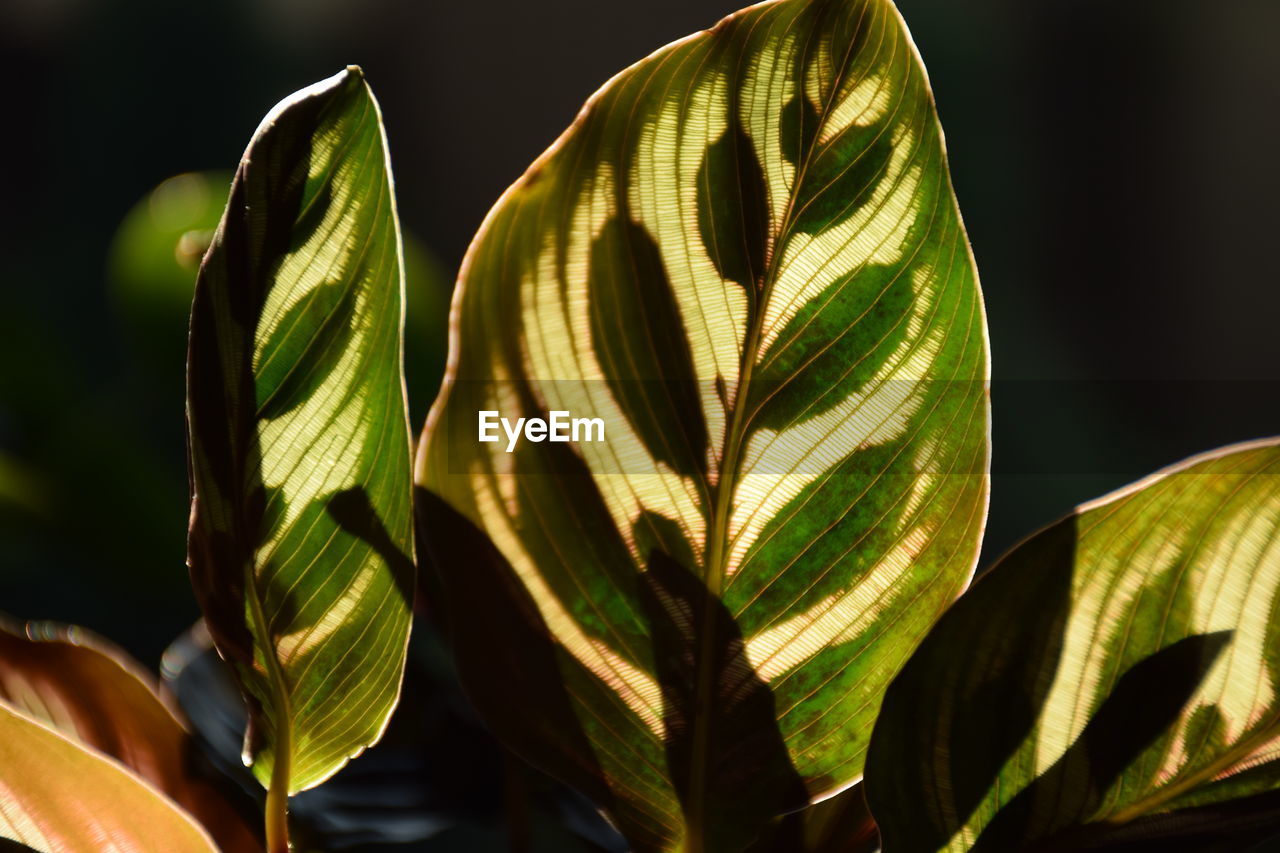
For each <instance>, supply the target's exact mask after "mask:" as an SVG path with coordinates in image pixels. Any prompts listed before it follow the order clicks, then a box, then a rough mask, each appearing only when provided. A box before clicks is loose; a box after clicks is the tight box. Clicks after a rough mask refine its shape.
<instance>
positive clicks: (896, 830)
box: [867, 439, 1280, 853]
mask: <svg viewBox="0 0 1280 853" xmlns="http://www.w3.org/2000/svg"><path fill="white" fill-rule="evenodd" d="M1277 475H1280V439H1269V440H1266V441H1260V442H1254V443H1249V444H1242V445H1235V446H1232V447H1228V448H1224V449H1222V450H1218V451H1214V452H1212V453H1209V454H1206V455H1203V456H1199V457H1195V458H1193V459H1190V460H1188V461H1186V462H1183V463H1181V464H1179V465H1176V466H1173V467H1171V468H1168V469H1166V470H1164V471H1161V472H1160V473H1157V474H1155V475H1153V476H1151V477H1150V478H1148V479H1146V480H1143V481H1141V482H1139V483H1136V484H1134V485H1132V486H1130V487H1128V488H1125V489H1122V490H1120V491H1118V492H1116V493H1114V494H1112V495H1109V496H1107V497H1105V498H1102V499H1100V500H1098V501H1094V502H1093V503H1090V504H1086V505H1084V506H1082V507H1080V508H1079V509H1077V511H1076V512H1075V513H1074V514H1073V515H1071V516H1069V517H1067V518H1065V519H1063V520H1062V521H1060V522H1058V523H1056V524H1054V525H1052V526H1050V527H1048V528H1046V529H1045V530H1043V531H1041V532H1040V533H1037V534H1036V535H1034V536H1032V537H1031V538H1029V539H1027V540H1026V541H1025V542H1023V543H1022V544H1021V545H1019V546H1018V547H1017V548H1015V549H1014V550H1013V551H1012V552H1010V553H1009V554H1008V555H1006V556H1005V557H1004V558H1002V559H1001V560H1000V561H999V562H998V563H997V564H996V565H995V566H994V567H993V568H992V569H991V571H990V572H989V573H988V574H987V575H985V576H984V577H983V578H982V579H981V580H980V581H979V582H978V583H977V584H976V585H975V586H974V588H973V589H972V590H971V591H970V592H969V593H968V594H966V595H965V596H964V597H963V598H962V599H961V600H960V601H959V602H958V603H957V604H956V605H955V606H954V607H953V608H952V610H951V611H950V612H948V614H947V615H946V616H945V617H944V618H943V619H942V621H940V622H939V623H938V624H937V626H936V627H935V629H934V630H933V632H932V633H931V634H930V635H929V637H928V638H927V639H926V640H925V642H924V643H923V644H922V645H921V646H920V648H919V649H918V650H917V652H916V653H915V655H914V656H913V657H912V659H911V660H910V662H909V663H908V664H907V666H906V668H905V669H903V670H902V672H901V674H900V675H899V676H898V678H897V679H896V680H895V681H894V683H893V685H892V686H891V687H890V689H889V691H888V693H887V694H886V697H885V701H884V705H883V708H882V711H881V715H880V718H879V721H878V722H877V725H876V729H875V733H874V734H873V736H872V741H871V747H870V751H869V754H868V759H867V794H868V800H869V802H870V805H871V809H872V812H873V813H874V814H875V816H876V820H877V821H878V822H879V824H880V830H881V833H882V836H883V841H884V849H885V850H886V851H887V853H903V851H909V853H917V852H918V851H941V850H946V851H970V850H971V851H981V853H990V851H1009V850H1024V849H1035V850H1080V849H1099V848H1098V847H1097V845H1098V844H1099V843H1105V842H1104V839H1106V838H1108V837H1113V838H1114V837H1119V836H1122V835H1123V836H1134V835H1141V834H1142V830H1143V827H1144V825H1145V824H1150V825H1151V826H1152V827H1156V826H1161V827H1165V828H1167V825H1168V824H1169V820H1165V819H1163V818H1173V819H1175V821H1176V819H1179V818H1180V817H1181V816H1184V815H1187V814H1188V812H1187V811H1186V809H1188V808H1189V807H1196V808H1197V809H1198V810H1199V811H1197V812H1196V815H1195V816H1196V821H1194V822H1195V823H1196V824H1197V826H1202V825H1203V824H1202V822H1201V818H1203V817H1204V815H1205V812H1204V811H1203V810H1204V808H1205V807H1207V806H1217V807H1219V808H1220V809H1225V807H1227V806H1229V805H1231V802H1230V801H1231V800H1237V801H1238V800H1240V799H1241V798H1246V797H1252V796H1257V795H1259V794H1263V793H1265V792H1267V791H1269V790H1274V789H1276V788H1277V787H1278V786H1277V782H1280V775H1278V774H1277V773H1276V772H1275V767H1276V765H1277V761H1276V760H1277V758H1280V618H1278V616H1280V614H1278V613H1277V607H1278V606H1280V598H1277V590H1278V589H1280V476H1277ZM1267 768H1270V770H1268V769H1267ZM1228 811H1229V810H1228ZM1223 814H1224V815H1226V814H1227V811H1223ZM1162 816H1163V817H1162ZM1237 818H1238V816H1237ZM1225 819H1226V818H1224V820H1225ZM1245 823H1247V824H1248V827H1246V828H1249V829H1250V830H1251V831H1262V829H1265V827H1263V828H1260V827H1259V825H1258V822H1257V821H1252V822H1245ZM1224 825H1225V824H1224ZM1238 825H1240V821H1239V820H1238V819H1237V820H1236V821H1235V823H1234V824H1232V826H1238ZM1130 840H1132V839H1130ZM1171 843H1173V844H1174V846H1173V847H1170V848H1169V849H1179V850H1182V849H1200V848H1198V847H1192V848H1183V847H1177V846H1176V842H1171ZM1125 849H1128V848H1125Z"/></svg>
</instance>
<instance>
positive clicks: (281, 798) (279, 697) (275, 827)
mask: <svg viewBox="0 0 1280 853" xmlns="http://www.w3.org/2000/svg"><path fill="white" fill-rule="evenodd" d="M245 593H246V595H245V598H246V599H247V600H248V603H249V616H250V619H251V620H252V621H253V623H255V626H256V628H257V634H258V637H259V640H260V644H261V645H263V646H264V649H263V658H264V661H265V664H266V670H267V673H268V675H269V677H270V682H271V686H272V688H273V690H274V692H275V709H274V710H275V717H276V719H275V723H276V725H275V744H274V749H273V751H272V756H271V784H270V785H268V786H267V802H266V807H265V812H266V815H265V818H266V826H265V832H266V842H267V853H289V781H290V778H289V777H290V775H291V773H290V766H289V765H290V757H291V756H292V754H293V712H292V710H291V708H290V704H291V703H290V701H289V689H288V686H287V685H286V683H285V679H284V672H283V671H282V670H281V668H280V661H279V660H277V658H276V656H275V655H274V654H272V651H271V650H272V649H273V648H274V644H273V643H270V642H267V639H268V638H269V637H270V632H269V631H268V629H267V620H266V616H265V615H264V614H263V610H262V599H261V596H260V595H259V593H258V587H257V583H256V578H255V576H254V571H253V565H252V564H251V563H250V564H246V566H245Z"/></svg>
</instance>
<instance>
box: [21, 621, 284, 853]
mask: <svg viewBox="0 0 1280 853" xmlns="http://www.w3.org/2000/svg"><path fill="white" fill-rule="evenodd" d="M0 701H4V702H7V703H8V704H9V705H10V706H11V707H13V708H14V709H15V710H17V711H20V712H22V713H24V714H26V715H27V716H29V717H31V718H32V719H34V720H37V721H39V722H41V723H45V724H46V725H48V726H50V727H51V728H53V729H55V730H57V731H58V732H60V733H61V734H63V735H65V736H66V737H68V738H70V739H71V740H73V741H76V742H77V743H80V744H82V745H84V746H85V747H87V748H89V749H91V750H97V751H98V752H101V753H103V754H104V755H107V756H109V757H111V758H114V759H115V760H116V761H118V762H120V763H121V764H123V765H124V766H125V767H127V768H128V769H129V770H131V771H133V772H134V773H135V774H136V775H138V776H139V777H140V778H142V779H144V780H146V781H147V782H149V783H151V785H153V786H155V787H156V788H157V789H158V790H159V791H161V792H163V793H164V794H166V795H167V796H168V797H169V798H170V799H171V800H173V801H174V803H176V804H177V805H179V806H181V807H182V808H183V809H185V810H186V811H187V812H189V813H190V814H191V815H192V816H193V817H194V818H196V819H197V820H199V821H200V823H201V824H202V825H203V826H204V828H205V829H206V831H207V832H208V833H209V834H210V835H212V836H213V837H214V839H216V841H217V843H218V848H219V849H220V850H222V851H223V853H254V851H261V850H262V841H261V838H260V837H259V834H260V833H259V832H258V829H257V827H258V820H257V819H256V817H253V819H252V820H251V819H250V818H251V817H252V816H254V813H255V806H254V804H253V802H252V800H250V798H249V797H248V796H246V795H245V794H244V792H243V791H242V790H241V789H240V788H239V787H238V786H237V785H236V784H235V783H234V782H232V781H231V780H230V779H226V778H224V777H222V776H221V775H220V774H218V773H217V772H216V771H215V770H214V769H213V767H212V766H210V765H209V763H208V762H207V761H203V760H202V758H201V756H200V755H199V749H198V747H197V745H196V742H195V739H194V738H193V737H192V735H191V733H190V732H189V731H188V730H187V729H186V727H185V726H184V725H183V723H182V721H180V720H179V719H178V716H177V715H176V713H175V712H174V710H173V709H172V708H171V707H170V706H169V704H168V702H166V701H165V700H164V699H163V698H162V697H161V695H160V694H159V692H158V690H157V685H156V683H155V679H154V677H152V676H151V675H150V674H148V673H147V672H145V671H144V670H143V669H142V667H141V666H139V665H138V664H137V663H136V662H135V661H133V660H131V659H130V658H129V657H128V656H127V655H126V654H125V653H124V652H123V651H122V650H121V649H118V648H115V647H114V646H112V645H111V644H109V643H107V642H106V641H105V640H103V639H101V638H99V637H97V636H95V635H93V634H91V633H89V632H87V631H85V630H84V629H83V628H76V627H69V626H63V625H54V624H51V623H47V622H32V623H27V625H26V626H25V627H24V628H19V627H18V626H17V625H16V624H11V623H10V622H9V620H7V619H2V620H0Z"/></svg>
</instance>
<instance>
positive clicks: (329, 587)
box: [187, 68, 413, 794]
mask: <svg viewBox="0 0 1280 853" xmlns="http://www.w3.org/2000/svg"><path fill="white" fill-rule="evenodd" d="M403 304H404V302H403V282H402V276H401V263H400V238H399V227H398V224H397V220H396V210H395V202H394V199H393V196H392V182H391V173H390V168H389V165H388V160H387V151H386V141H385V137H384V134H383V130H382V122H381V117H380V115H379V111H378V106H377V103H376V102H375V101H374V98H373V95H372V93H371V92H370V90H369V87H368V85H367V84H366V83H365V81H364V77H363V75H362V74H361V73H360V71H359V69H355V68H351V69H348V70H346V71H343V72H342V73H340V74H338V75H336V76H334V77H332V78H330V79H328V80H325V81H323V82H321V83H317V84H316V85H314V86H312V87H310V88H308V89H304V90H302V91H301V92H298V93H297V94H295V95H293V96H291V97H290V98H288V99H286V100H285V101H283V102H282V103H281V104H280V105H279V106H277V107H276V108H275V110H273V111H272V112H271V113H270V114H269V115H268V116H267V118H266V119H264V121H263V123H262V125H261V127H260V128H259V129H258V131H257V133H256V134H255V135H254V137H253V140H252V142H251V143H250V144H249V147H248V150H247V151H246V152H245V155H244V158H243V160H242V161H241V163H240V168H239V171H238V172H237V174H236V178H235V181H234V183H233V185H232V190H231V197H230V200H229V201H228V203H227V212H226V215H225V216H224V218H223V220H222V223H221V225H220V226H219V228H218V231H217V233H216V235H215V237H214V241H213V244H212V246H211V247H210V250H209V253H208V255H207V256H206V257H205V260H204V264H203V265H202V267H201V270H200V276H199V281H198V282H197V285H196V295H195V302H194V306H193V309H192V322H191V345H190V355H189V362H188V397H187V415H188V423H189V427H190V448H191V454H190V460H191V479H192V492H193V498H192V516H191V533H190V541H189V561H190V566H191V577H192V582H193V585H194V586H195V589H196V593H197V596H198V597H199V599H200V604H201V607H202V608H203V610H204V613H205V616H206V619H207V622H208V625H209V630H210V632H211V633H212V635H213V637H214V639H215V641H216V643H217V645H218V649H219V651H220V652H221V653H222V655H223V656H224V657H225V658H226V659H227V660H228V661H230V662H231V664H232V666H233V668H234V670H235V672H236V675H237V677H238V679H239V681H240V684H241V687H242V689H243V690H244V692H245V695H246V698H247V699H248V702H249V705H250V709H251V719H250V726H249V732H248V734H247V735H246V741H245V749H246V759H247V760H250V761H252V763H253V766H254V770H255V773H256V774H257V776H258V778H259V779H260V780H262V781H263V783H264V784H268V782H269V783H270V787H271V789H272V791H273V792H279V793H280V794H283V793H284V792H285V791H287V792H288V793H296V792H297V791H301V790H303V789H306V788H309V787H311V786H313V785H316V784H319V783H320V782H322V781H323V780H325V779H326V778H328V777H329V776H330V775H332V774H333V773H334V772H336V771H337V770H338V769H339V768H341V767H342V766H343V765H344V764H345V763H346V762H347V761H348V759H350V758H351V757H353V756H355V755H357V754H359V753H360V752H361V751H362V750H363V749H364V748H365V747H366V746H368V745H369V744H372V743H374V742H375V741H377V739H378V738H379V737H380V736H381V733H382V731H383V729H384V728H385V726H386V723H387V720H388V718H389V716H390V714H391V712H392V709H393V708H394V707H395V704H396V700H397V697H398V695H399V687H400V680H401V676H402V672H403V668H404V656H405V646H406V643H407V639H408V632H409V622H410V614H411V605H412V595H413V592H412V589H413V565H412V540H411V535H412V510H411V500H412V494H411V469H410V462H409V452H410V451H409V433H408V424H407V421H406V414H405V398H404V384H403V378H402V365H401V356H400V353H401V345H402V341H401V338H402V328H403V311H404V309H403ZM273 768H274V770H275V774H276V775H275V777H274V778H273V775H272V773H273Z"/></svg>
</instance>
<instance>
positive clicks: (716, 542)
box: [687, 7, 866, 853]
mask: <svg viewBox="0 0 1280 853" xmlns="http://www.w3.org/2000/svg"><path fill="white" fill-rule="evenodd" d="M865 8H866V7H864V13H863V15H864V17H863V18H862V19H860V20H859V24H858V26H859V27H861V26H862V25H863V23H862V21H863V20H865ZM855 45H856V41H854V40H851V41H850V43H849V45H848V47H847V48H846V51H845V53H844V56H843V61H842V62H841V64H840V66H839V70H838V71H837V72H836V74H835V76H834V78H833V79H832V81H831V87H830V90H829V92H828V94H827V102H826V103H825V104H824V105H823V109H822V112H821V115H820V117H819V120H818V125H817V127H816V128H815V129H814V134H813V137H812V140H813V141H812V142H811V144H810V145H809V147H808V148H807V149H806V150H805V152H804V156H803V157H802V158H801V160H800V162H799V163H798V164H797V166H796V170H795V176H794V178H793V180H792V184H791V193H790V194H789V196H788V198H787V207H786V210H785V211H784V213H783V217H782V222H781V225H780V226H779V228H778V232H777V236H776V237H775V238H774V240H773V241H772V243H771V245H770V246H769V247H768V255H767V258H766V261H765V270H764V276H763V279H762V283H761V287H760V293H759V297H758V298H757V299H756V300H754V307H755V311H754V313H753V314H752V316H751V317H750V318H749V322H748V325H747V336H746V339H745V340H744V342H743V347H742V357H741V361H740V363H739V368H738V381H737V387H736V389H735V392H734V396H733V413H732V416H731V417H730V419H729V423H728V424H727V425H726V431H725V450H724V454H723V455H722V456H721V463H720V478H719V480H717V482H716V484H715V486H714V495H715V497H714V503H713V506H712V513H711V518H710V519H709V520H708V529H709V531H710V540H709V542H708V547H707V551H706V563H705V567H704V574H703V581H704V583H705V585H706V587H707V591H708V593H709V594H708V595H707V601H706V605H705V607H704V609H703V613H702V625H703V631H702V640H701V643H700V644H699V650H698V652H699V653H698V656H697V658H696V666H697V670H698V671H697V681H696V683H697V691H696V698H695V705H694V707H695V709H696V710H698V711H700V713H697V714H696V716H695V718H694V730H693V743H692V749H691V761H690V786H689V798H690V802H689V805H688V812H687V816H688V821H689V824H690V826H689V830H690V833H691V836H692V837H691V839H690V845H689V853H700V851H702V849H703V843H704V838H703V836H704V833H705V826H704V823H705V814H704V813H705V810H706V790H707V782H708V778H707V773H708V769H709V767H708V765H709V759H710V735H711V720H710V715H709V714H708V713H707V709H708V708H709V707H710V702H711V698H712V695H713V693H714V690H715V682H716V679H717V676H718V672H717V671H716V668H715V667H714V666H713V665H712V662H713V660H714V658H715V646H714V643H715V637H714V635H713V634H712V632H711V631H709V630H706V626H708V625H709V624H710V623H711V620H712V618H713V617H714V613H715V608H716V607H717V606H718V605H720V603H721V601H720V595H721V592H722V591H723V584H724V580H725V575H726V571H725V569H726V563H727V549H726V547H725V545H726V542H727V539H728V530H729V518H730V515H731V514H732V513H731V510H732V497H733V494H734V492H735V490H736V483H737V479H738V476H739V474H740V467H741V464H742V449H743V447H744V441H743V437H744V434H745V431H746V430H745V417H746V409H747V406H746V405H745V403H746V394H745V392H746V391H748V390H749V388H750V384H751V379H752V375H753V373H754V369H753V368H754V366H755V363H756V361H757V360H758V358H759V350H760V341H761V336H762V334H763V331H764V317H765V306H767V305H768V304H769V300H770V298H771V297H772V293H773V289H774V286H775V285H776V283H777V277H778V274H779V269H780V262H779V259H780V258H781V256H782V253H781V252H780V251H779V249H780V247H781V246H782V245H784V243H785V242H786V241H787V240H788V239H789V238H790V236H791V229H792V227H793V226H794V222H795V218H796V216H797V213H798V211H797V210H796V196H797V192H798V188H799V187H800V186H802V185H803V183H804V178H805V175H806V174H807V172H808V169H809V166H810V162H811V160H812V158H813V157H814V153H815V151H816V150H817V149H818V148H819V147H821V142H820V140H821V136H822V130H823V128H824V127H825V126H826V123H827V121H828V119H829V118H830V116H831V109H832V105H833V101H834V99H835V97H836V95H837V93H838V92H839V91H840V88H841V84H842V83H843V77H844V75H845V73H846V72H847V70H848V67H849V62H850V58H851V55H852V51H853V50H854V47H855ZM798 95H799V97H806V95H805V93H804V92H803V91H801V92H799V93H798Z"/></svg>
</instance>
